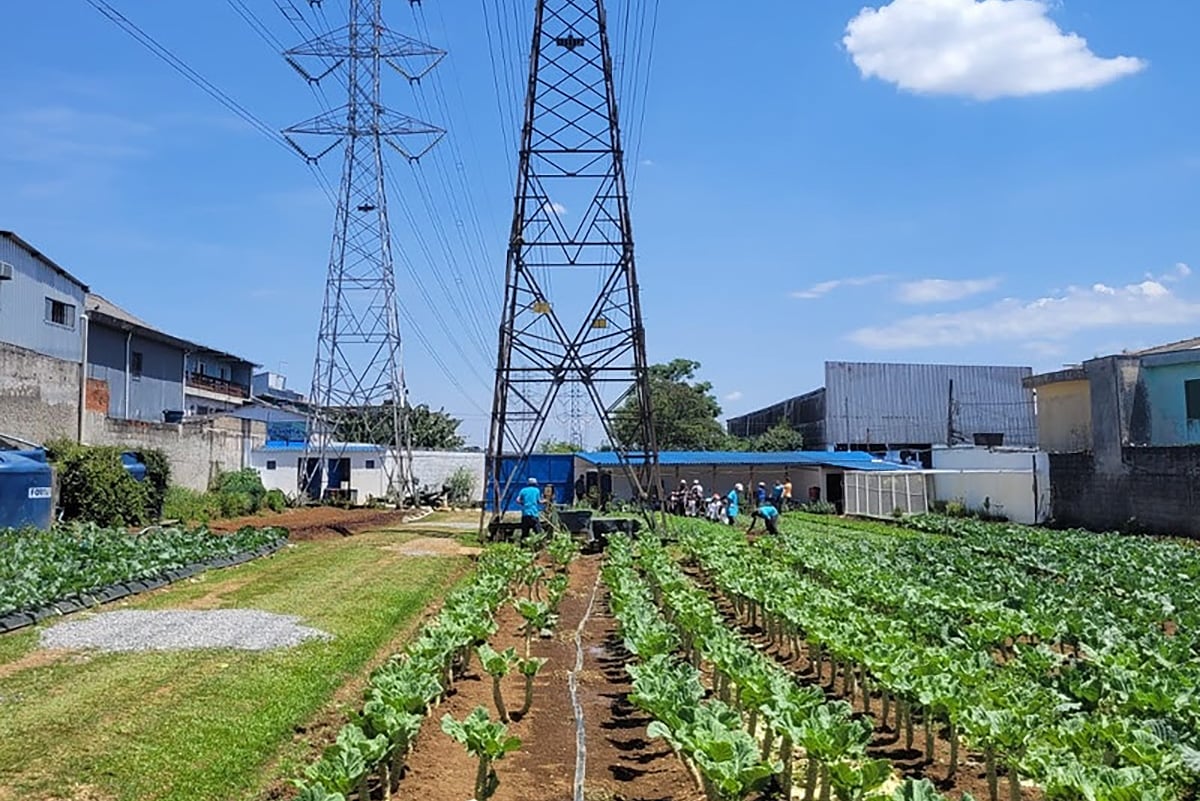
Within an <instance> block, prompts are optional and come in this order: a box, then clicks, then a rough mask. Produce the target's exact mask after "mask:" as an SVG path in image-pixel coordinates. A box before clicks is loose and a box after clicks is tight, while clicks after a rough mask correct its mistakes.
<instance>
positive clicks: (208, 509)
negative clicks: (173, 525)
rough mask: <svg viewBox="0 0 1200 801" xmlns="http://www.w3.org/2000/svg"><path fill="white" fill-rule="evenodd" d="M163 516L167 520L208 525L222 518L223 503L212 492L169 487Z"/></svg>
mask: <svg viewBox="0 0 1200 801" xmlns="http://www.w3.org/2000/svg"><path fill="white" fill-rule="evenodd" d="M162 516H163V517H164V518H166V519H167V520H183V521H185V522H188V523H207V522H209V521H210V520H213V519H214V518H217V517H220V516H221V502H220V499H218V498H217V496H216V495H214V494H213V493H211V492H197V491H196V490H193V489H188V488H187V487H168V488H167V491H166V493H165V494H164V499H163V511H162Z"/></svg>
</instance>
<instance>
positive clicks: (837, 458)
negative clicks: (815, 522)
mask: <svg viewBox="0 0 1200 801" xmlns="http://www.w3.org/2000/svg"><path fill="white" fill-rule="evenodd" d="M659 464H660V466H661V468H662V476H663V483H664V484H665V485H666V489H667V490H668V491H670V490H671V489H672V488H673V487H674V486H676V485H677V484H679V482H680V481H686V482H687V483H688V484H691V483H692V481H693V480H696V481H699V482H700V484H701V485H702V486H703V487H704V489H705V491H706V492H710V493H711V492H720V493H721V494H724V493H727V492H729V490H731V489H733V485H734V484H737V483H739V482H740V483H742V484H743V485H745V487H746V491H747V492H748V493H749V492H750V491H751V490H752V489H753V487H754V486H755V485H756V484H757V483H758V482H759V481H763V482H765V483H766V484H767V485H768V486H770V485H772V484H774V483H775V481H776V480H784V479H786V478H788V477H790V478H791V480H792V493H793V495H792V497H793V499H794V500H797V501H803V500H808V499H810V498H812V499H817V500H827V501H831V502H833V503H835V504H839V506H840V504H841V502H842V499H843V486H844V481H843V477H844V476H845V474H846V473H847V472H855V471H896V470H904V469H905V468H904V467H903V466H902V465H899V464H895V463H892V462H885V461H883V460H881V459H876V458H875V457H873V456H871V455H870V454H868V453H855V452H847V453H833V452H827V451H784V452H775V453H752V452H742V451H664V452H662V453H660V454H659ZM603 473H608V474H610V475H611V476H612V488H613V495H614V496H615V497H617V498H630V497H631V496H632V495H633V493H632V491H631V489H630V486H629V481H628V479H626V478H625V476H624V475H623V474H622V473H623V471H622V470H621V468H620V461H619V460H618V459H617V455H616V454H615V453H612V452H609V451H600V452H595V453H578V454H576V455H575V476H576V477H581V476H582V477H584V479H585V481H587V482H588V483H589V484H591V483H592V479H590V478H589V474H590V475H593V476H599V475H601V474H603Z"/></svg>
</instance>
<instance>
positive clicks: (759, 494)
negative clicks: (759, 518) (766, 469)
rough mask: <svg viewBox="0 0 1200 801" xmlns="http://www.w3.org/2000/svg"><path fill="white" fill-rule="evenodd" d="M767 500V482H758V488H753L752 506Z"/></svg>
mask: <svg viewBox="0 0 1200 801" xmlns="http://www.w3.org/2000/svg"><path fill="white" fill-rule="evenodd" d="M766 502H767V484H766V482H765V481H760V482H758V488H757V489H756V490H754V508H755V509H757V508H758V507H760V506H762V505H763V504H764V503H766Z"/></svg>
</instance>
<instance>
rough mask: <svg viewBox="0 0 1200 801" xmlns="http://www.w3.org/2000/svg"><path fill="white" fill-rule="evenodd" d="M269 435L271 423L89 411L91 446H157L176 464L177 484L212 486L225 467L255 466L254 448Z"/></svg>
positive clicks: (87, 437)
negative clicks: (123, 416)
mask: <svg viewBox="0 0 1200 801" xmlns="http://www.w3.org/2000/svg"><path fill="white" fill-rule="evenodd" d="M266 440H267V427H266V424H265V423H261V422H258V421H255V420H232V419H228V418H214V419H208V420H189V421H187V422H184V423H180V424H174V425H172V424H165V423H147V422H141V421H136V420H114V419H112V418H109V417H106V416H104V415H101V414H96V413H92V412H89V413H88V415H87V423H86V429H85V437H84V441H85V442H87V443H88V444H89V445H114V446H118V447H127V448H157V449H159V450H161V451H162V452H163V453H165V454H166V455H167V460H168V461H169V462H170V463H171V483H172V484H178V485H180V486H183V487H188V488H189V489H194V490H200V491H203V490H206V489H208V485H209V482H210V481H211V480H212V478H213V477H214V476H215V475H216V474H217V473H218V472H221V471H228V470H240V469H241V468H243V467H249V466H250V451H251V449H252V448H256V447H261V446H262V445H263V444H264V443H265V442H266Z"/></svg>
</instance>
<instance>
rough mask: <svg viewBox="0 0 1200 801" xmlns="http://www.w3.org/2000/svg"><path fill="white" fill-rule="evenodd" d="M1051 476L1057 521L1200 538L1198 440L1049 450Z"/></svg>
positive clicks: (1089, 526) (1093, 527) (1071, 524)
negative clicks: (1105, 453)
mask: <svg viewBox="0 0 1200 801" xmlns="http://www.w3.org/2000/svg"><path fill="white" fill-rule="evenodd" d="M1050 482H1051V488H1052V497H1053V503H1054V519H1055V521H1056V522H1058V523H1060V524H1063V525H1069V526H1080V527H1082V528H1089V529H1092V530H1094V531H1117V530H1123V531H1136V532H1145V533H1150V534H1173V535H1177V536H1185V537H1196V538H1200V446H1192V447H1163V448H1124V449H1122V460H1121V464H1120V465H1119V466H1114V465H1112V464H1111V463H1110V462H1108V461H1106V460H1100V459H1097V458H1095V457H1094V456H1093V455H1092V454H1090V453H1066V454H1057V453H1056V454H1051V455H1050Z"/></svg>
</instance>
